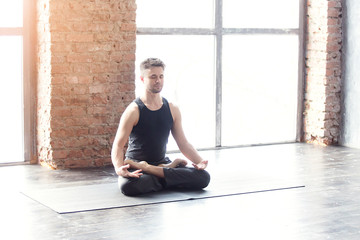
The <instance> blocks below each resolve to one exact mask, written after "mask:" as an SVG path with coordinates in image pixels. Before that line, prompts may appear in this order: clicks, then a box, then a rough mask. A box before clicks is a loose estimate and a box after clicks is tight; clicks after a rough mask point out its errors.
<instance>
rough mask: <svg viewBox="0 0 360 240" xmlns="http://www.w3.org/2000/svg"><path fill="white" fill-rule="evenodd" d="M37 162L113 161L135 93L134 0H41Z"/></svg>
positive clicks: (75, 164) (79, 163) (63, 164)
mask: <svg viewBox="0 0 360 240" xmlns="http://www.w3.org/2000/svg"><path fill="white" fill-rule="evenodd" d="M37 9H38V17H37V22H38V58H37V59H38V60H37V63H38V80H37V89H38V90H37V115H38V117H37V145H38V160H39V162H40V163H43V164H45V165H48V166H50V167H52V168H75V167H95V166H103V165H108V164H111V159H110V150H111V145H112V141H113V138H114V135H115V133H116V129H117V125H118V122H119V118H120V116H121V113H122V112H123V111H124V109H125V107H126V106H127V105H128V104H129V103H130V102H131V101H132V100H133V98H134V97H135V95H134V90H135V82H134V78H135V73H134V71H135V69H134V68H135V66H134V64H135V40H136V25H135V14H136V13H135V12H136V4H135V0H56V1H52V0H38V4H37Z"/></svg>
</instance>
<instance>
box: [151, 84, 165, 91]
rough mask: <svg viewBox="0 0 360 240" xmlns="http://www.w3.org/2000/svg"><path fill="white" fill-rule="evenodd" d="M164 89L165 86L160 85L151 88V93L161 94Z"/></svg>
mask: <svg viewBox="0 0 360 240" xmlns="http://www.w3.org/2000/svg"><path fill="white" fill-rule="evenodd" d="M162 88H163V86H161V85H158V86H156V85H155V86H154V87H152V88H149V91H150V92H151V93H159V92H161V90H162Z"/></svg>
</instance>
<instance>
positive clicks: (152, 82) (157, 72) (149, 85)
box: [141, 67, 164, 93]
mask: <svg viewBox="0 0 360 240" xmlns="http://www.w3.org/2000/svg"><path fill="white" fill-rule="evenodd" d="M141 81H142V82H143V83H144V85H145V88H146V90H147V91H150V92H151V93H159V92H161V90H162V88H163V85H164V69H162V67H152V68H150V69H146V70H145V71H144V72H143V76H141Z"/></svg>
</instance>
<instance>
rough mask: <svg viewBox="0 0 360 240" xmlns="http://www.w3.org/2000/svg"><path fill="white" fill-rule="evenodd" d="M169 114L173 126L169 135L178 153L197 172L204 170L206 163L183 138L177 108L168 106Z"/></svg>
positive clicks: (183, 134)
mask: <svg viewBox="0 0 360 240" xmlns="http://www.w3.org/2000/svg"><path fill="white" fill-rule="evenodd" d="M170 109H171V114H172V116H173V120H174V124H173V127H172V129H171V133H172V135H173V137H174V139H175V141H176V143H177V145H178V147H179V149H180V151H181V152H182V153H183V154H184V156H185V157H187V158H188V159H189V160H190V161H192V162H193V166H194V167H195V168H196V169H198V170H204V169H205V168H206V167H207V165H208V161H207V160H204V159H202V157H201V156H200V155H199V153H198V151H197V150H196V149H195V148H194V147H193V145H191V144H190V143H189V141H188V140H187V139H186V137H185V133H184V130H183V128H182V122H181V113H180V110H179V108H178V107H177V106H175V105H173V104H170Z"/></svg>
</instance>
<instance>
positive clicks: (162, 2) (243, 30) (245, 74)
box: [136, 0, 303, 149]
mask: <svg viewBox="0 0 360 240" xmlns="http://www.w3.org/2000/svg"><path fill="white" fill-rule="evenodd" d="M302 5H303V1H301V0H300V1H298V0H275V1H268V0H253V1H247V0H197V1H191V0H182V1H168V0H154V1H147V0H137V6H138V10H137V27H138V31H137V51H136V55H137V62H136V65H137V66H139V64H140V62H141V61H142V60H143V59H145V58H147V57H159V58H161V59H163V61H164V62H165V64H166V65H167V68H166V71H165V86H164V92H163V96H165V97H167V98H168V99H169V100H171V101H173V102H175V103H176V104H178V105H179V107H180V110H181V112H182V115H183V119H184V120H183V122H184V123H183V125H184V130H185V134H186V135H187V137H188V138H189V140H190V141H191V142H192V143H193V145H194V146H195V147H196V148H212V147H219V146H238V145H250V144H266V143H281V142H294V141H296V140H297V135H298V132H299V125H300V124H298V116H299V114H298V112H299V107H298V105H299V99H301V96H300V95H299V89H300V88H301V81H302V79H301V78H302V77H301V74H300V73H301V71H302V69H301V64H299V59H300V58H301V55H302V47H301V46H302V40H301V39H302V34H301V30H300V29H301V21H299V19H301V17H302V16H301V14H300V12H301V10H302ZM299 66H300V68H299ZM136 78H137V80H138V79H139V72H138V71H137V74H136ZM299 86H300V87H299ZM139 91H142V90H141V83H140V82H139V81H138V82H137V94H138V93H139ZM169 149H176V146H175V144H174V142H173V141H171V142H170V143H169Z"/></svg>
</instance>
